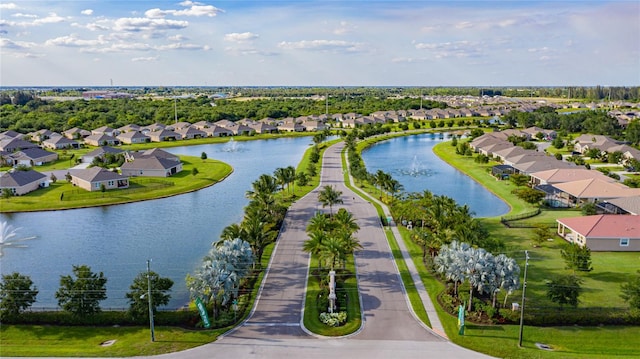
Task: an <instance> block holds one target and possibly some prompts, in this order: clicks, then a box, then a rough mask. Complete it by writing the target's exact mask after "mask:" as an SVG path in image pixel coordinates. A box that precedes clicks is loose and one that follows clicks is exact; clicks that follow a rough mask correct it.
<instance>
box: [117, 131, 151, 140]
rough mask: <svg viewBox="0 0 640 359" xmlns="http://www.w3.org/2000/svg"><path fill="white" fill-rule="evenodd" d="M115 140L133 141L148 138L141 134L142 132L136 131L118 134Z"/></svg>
mask: <svg viewBox="0 0 640 359" xmlns="http://www.w3.org/2000/svg"><path fill="white" fill-rule="evenodd" d="M116 138H119V139H123V138H126V139H133V138H149V136H147V135H145V134H143V133H142V132H138V131H128V132H123V133H121V134H119V135H118V136H116Z"/></svg>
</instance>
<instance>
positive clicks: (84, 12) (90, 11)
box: [80, 9, 93, 16]
mask: <svg viewBox="0 0 640 359" xmlns="http://www.w3.org/2000/svg"><path fill="white" fill-rule="evenodd" d="M80 13H81V14H82V15H87V16H89V15H93V10H92V9H86V10H82V11H80Z"/></svg>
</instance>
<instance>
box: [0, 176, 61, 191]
mask: <svg viewBox="0 0 640 359" xmlns="http://www.w3.org/2000/svg"><path fill="white" fill-rule="evenodd" d="M48 185H49V180H48V179H47V176H45V175H44V174H42V173H40V172H37V171H34V170H28V171H10V172H5V173H3V174H1V175H0V191H2V190H4V189H5V188H6V189H8V190H10V191H11V193H13V195H14V196H21V195H23V194H27V193H29V192H33V191H35V190H37V189H38V188H42V187H47V186H48Z"/></svg>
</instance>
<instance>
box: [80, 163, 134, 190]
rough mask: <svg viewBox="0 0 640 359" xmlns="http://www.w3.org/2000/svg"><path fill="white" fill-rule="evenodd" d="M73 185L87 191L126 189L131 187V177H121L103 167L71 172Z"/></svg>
mask: <svg viewBox="0 0 640 359" xmlns="http://www.w3.org/2000/svg"><path fill="white" fill-rule="evenodd" d="M71 183H72V184H73V185H74V186H78V187H80V188H82V189H85V190H87V191H92V192H95V191H100V190H102V188H103V186H104V188H105V189H107V190H110V189H124V188H128V187H129V177H126V176H121V175H119V174H118V173H117V172H112V171H109V170H106V169H104V168H101V167H91V168H87V169H78V170H74V171H73V172H71Z"/></svg>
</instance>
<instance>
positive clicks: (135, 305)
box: [125, 272, 173, 319]
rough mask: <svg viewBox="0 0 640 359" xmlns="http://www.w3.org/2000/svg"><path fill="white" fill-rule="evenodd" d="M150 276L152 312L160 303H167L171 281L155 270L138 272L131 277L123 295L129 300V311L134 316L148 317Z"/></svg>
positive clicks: (171, 285) (169, 298) (169, 296)
mask: <svg viewBox="0 0 640 359" xmlns="http://www.w3.org/2000/svg"><path fill="white" fill-rule="evenodd" d="M148 278H151V307H152V310H153V312H154V313H155V312H156V308H158V306H161V305H167V304H169V300H171V294H169V293H168V292H170V291H171V287H173V281H172V280H171V279H169V278H162V277H160V276H159V275H158V274H157V273H155V272H140V273H138V275H137V276H136V277H135V278H134V279H133V283H132V284H131V286H130V287H129V289H130V291H129V292H128V293H127V294H126V295H125V296H126V297H127V299H128V300H129V313H130V314H131V315H132V316H133V317H135V318H147V319H148V318H149V298H147V295H149V280H148Z"/></svg>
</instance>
